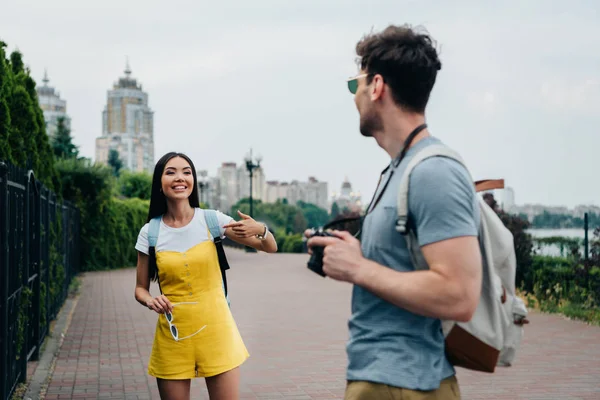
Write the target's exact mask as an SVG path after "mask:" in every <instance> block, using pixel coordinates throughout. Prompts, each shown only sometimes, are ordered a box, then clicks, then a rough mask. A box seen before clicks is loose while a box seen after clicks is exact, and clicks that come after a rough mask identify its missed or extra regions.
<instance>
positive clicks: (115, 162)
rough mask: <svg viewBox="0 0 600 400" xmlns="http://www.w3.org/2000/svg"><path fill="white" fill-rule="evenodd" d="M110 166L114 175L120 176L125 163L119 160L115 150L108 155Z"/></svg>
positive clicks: (111, 150)
mask: <svg viewBox="0 0 600 400" xmlns="http://www.w3.org/2000/svg"><path fill="white" fill-rule="evenodd" d="M108 165H110V166H111V167H112V171H113V175H114V176H119V175H120V173H121V168H123V162H122V161H121V159H120V158H119V153H118V152H117V151H116V150H115V149H110V152H109V153H108Z"/></svg>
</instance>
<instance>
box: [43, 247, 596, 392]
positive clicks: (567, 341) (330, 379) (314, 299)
mask: <svg viewBox="0 0 600 400" xmlns="http://www.w3.org/2000/svg"><path fill="white" fill-rule="evenodd" d="M228 254H229V259H230V263H231V265H232V269H231V270H230V271H229V274H228V282H229V285H230V299H231V302H232V311H233V313H234V317H235V319H236V321H237V323H238V326H239V328H240V331H241V333H242V336H243V338H244V341H245V343H246V346H247V347H248V350H249V352H250V354H251V356H250V359H249V360H248V361H247V362H246V363H245V364H244V365H243V366H242V368H241V372H242V385H241V397H242V398H243V399H326V398H338V399H339V398H342V395H343V391H344V384H345V381H344V368H345V364H346V354H345V348H344V346H345V341H346V339H347V325H346V322H347V318H348V316H349V312H350V307H349V305H350V291H351V288H350V286H349V285H347V284H343V283H339V282H334V281H331V280H328V279H322V278H320V277H318V276H317V275H315V274H313V273H312V272H310V271H308V270H306V268H305V263H306V259H307V258H306V257H307V256H306V255H284V254H276V255H267V254H261V253H258V254H245V253H243V252H241V251H239V250H228ZM134 285H135V270H134V269H125V270H118V271H111V272H94V273H87V274H85V277H84V279H83V284H82V287H81V297H80V299H79V301H78V304H77V308H76V309H75V312H74V313H73V318H72V321H71V325H70V328H69V330H68V332H67V335H66V337H65V340H64V343H63V346H62V348H61V350H60V352H59V354H58V359H57V363H56V367H55V370H54V375H53V378H52V380H51V382H50V384H49V387H48V391H47V395H46V398H47V399H70V398H77V399H96V398H118V399H150V398H152V399H155V398H156V399H157V398H158V392H157V389H156V382H155V380H154V378H152V377H150V376H148V374H147V363H148V358H149V355H150V349H151V345H152V339H153V334H154V327H155V323H156V319H157V315H156V314H155V313H153V312H151V311H149V310H147V309H145V308H144V307H142V306H140V305H139V304H138V303H137V302H136V301H135V299H134V297H133V292H134ZM152 293H153V294H155V293H158V290H157V288H156V287H155V286H154V287H153V289H152ZM531 321H532V324H530V325H529V326H527V332H526V337H525V339H524V344H523V346H522V350H521V353H520V354H519V356H518V359H517V364H516V365H515V366H514V367H511V368H500V369H499V370H497V373H495V374H483V373H474V372H471V371H466V370H463V369H458V377H459V380H460V384H461V391H462V394H463V398H464V399H532V400H534V399H552V398H561V399H600V328H598V327H591V326H588V325H585V324H583V323H580V322H574V321H568V320H566V319H564V318H561V317H559V316H549V315H543V314H537V313H534V314H533V315H532V317H531ZM192 398H194V399H198V398H205V399H207V398H208V396H207V393H206V389H205V387H204V381H203V380H202V379H196V380H194V381H193V385H192Z"/></svg>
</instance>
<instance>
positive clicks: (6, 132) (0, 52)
mask: <svg viewBox="0 0 600 400" xmlns="http://www.w3.org/2000/svg"><path fill="white" fill-rule="evenodd" d="M5 47H6V43H4V42H2V41H0V160H7V161H11V162H12V161H13V160H12V156H11V152H10V145H9V136H10V111H9V109H8V103H7V101H6V99H7V98H8V97H9V95H8V94H9V92H10V88H9V82H8V81H9V78H10V75H9V73H10V70H9V69H8V65H7V63H6V53H5V52H4V48H5Z"/></svg>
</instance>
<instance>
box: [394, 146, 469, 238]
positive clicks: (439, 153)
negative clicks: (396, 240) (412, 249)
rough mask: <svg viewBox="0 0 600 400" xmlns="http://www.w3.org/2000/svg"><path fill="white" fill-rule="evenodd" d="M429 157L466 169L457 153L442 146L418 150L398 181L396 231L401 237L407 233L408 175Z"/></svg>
mask: <svg viewBox="0 0 600 400" xmlns="http://www.w3.org/2000/svg"><path fill="white" fill-rule="evenodd" d="M430 157H447V158H451V159H453V160H456V161H458V162H459V163H461V164H462V165H463V166H464V167H465V168H466V166H465V163H464V161H463V159H462V157H461V156H460V155H459V154H458V153H457V152H455V151H454V150H452V149H451V148H449V147H448V146H446V145H443V144H434V145H431V146H427V147H425V148H423V149H422V150H420V151H419V152H418V153H417V154H415V155H414V156H413V157H412V158H411V159H410V161H409V162H408V165H407V166H406V169H405V170H404V172H403V174H402V178H401V180H400V187H399V189H398V199H397V210H398V216H397V218H398V219H397V220H396V231H398V232H400V233H402V234H403V235H405V234H406V233H407V232H408V228H407V225H408V187H409V183H410V174H411V173H412V171H413V169H414V168H415V167H416V166H417V165H418V164H419V163H420V162H421V161H423V160H425V159H427V158H430ZM467 172H468V169H467Z"/></svg>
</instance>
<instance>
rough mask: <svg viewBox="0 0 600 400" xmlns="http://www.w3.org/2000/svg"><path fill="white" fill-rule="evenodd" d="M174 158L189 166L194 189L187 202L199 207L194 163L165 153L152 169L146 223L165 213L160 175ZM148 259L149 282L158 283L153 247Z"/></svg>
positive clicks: (180, 154) (183, 155) (186, 158)
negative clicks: (182, 160) (183, 161)
mask: <svg viewBox="0 0 600 400" xmlns="http://www.w3.org/2000/svg"><path fill="white" fill-rule="evenodd" d="M175 157H181V158H183V159H184V160H185V161H187V162H188V164H190V167H191V168H192V176H193V177H194V187H193V188H192V194H190V197H189V201H190V206H192V207H194V208H197V207H200V200H199V198H198V180H197V177H196V167H194V163H193V162H192V160H190V158H189V157H188V156H186V155H185V154H183V153H176V152H171V153H167V154H165V155H164V156H162V158H161V159H160V160H158V162H157V163H156V166H155V167H154V175H153V176H152V191H151V193H150V208H149V209H148V218H147V220H146V222H150V220H151V219H152V218H155V217H158V216H160V215H163V214H165V213H166V212H167V198H166V197H165V194H164V193H163V192H162V190H161V189H162V183H161V179H162V175H163V172H164V171H165V166H166V165H167V163H168V162H169V161H170V160H171V159H172V158H175ZM149 253H150V254H149V259H148V277H149V278H150V281H158V267H157V266H156V249H155V248H154V247H150V252H149Z"/></svg>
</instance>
